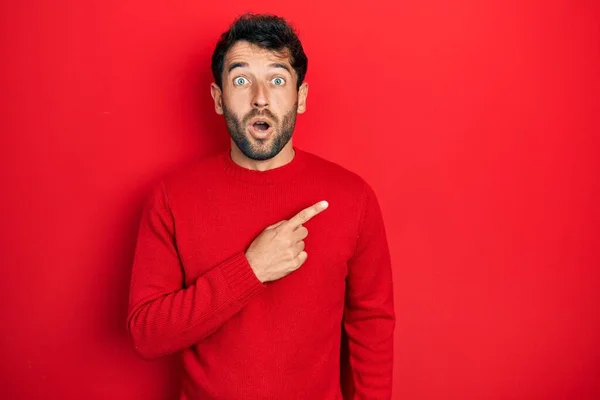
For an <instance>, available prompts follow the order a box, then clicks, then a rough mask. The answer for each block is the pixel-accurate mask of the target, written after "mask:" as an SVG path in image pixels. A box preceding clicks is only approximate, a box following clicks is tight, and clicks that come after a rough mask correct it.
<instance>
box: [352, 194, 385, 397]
mask: <svg viewBox="0 0 600 400" xmlns="http://www.w3.org/2000/svg"><path fill="white" fill-rule="evenodd" d="M363 204H364V207H363V212H362V215H361V222H360V226H359V233H358V239H357V244H356V250H355V253H354V255H353V257H352V258H351V260H350V262H349V264H348V277H347V289H346V290H347V292H346V307H345V311H344V329H345V331H346V335H347V338H348V352H349V360H350V370H351V375H352V383H351V386H352V387H353V389H354V395H353V397H352V398H353V399H354V400H359V399H361V400H362V399H369V400H374V399H390V398H391V396H392V393H391V391H392V364H393V333H394V328H395V312H394V299H393V285H392V271H391V261H390V253H389V249H388V243H387V238H386V231H385V227H384V223H383V219H382V214H381V210H380V206H379V203H378V200H377V198H376V195H375V193H374V192H373V189H372V188H371V187H370V186H369V185H368V184H366V183H365V197H364V203H363Z"/></svg>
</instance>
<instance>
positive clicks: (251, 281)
mask: <svg viewBox="0 0 600 400" xmlns="http://www.w3.org/2000/svg"><path fill="white" fill-rule="evenodd" d="M221 272H222V273H223V276H224V277H225V280H226V281H227V283H228V284H229V288H230V289H231V291H232V295H233V297H235V298H236V299H237V300H238V301H240V302H246V301H247V300H248V299H249V298H250V297H251V296H252V295H253V294H254V293H256V292H257V291H259V290H260V289H262V288H263V287H264V285H263V284H262V283H261V281H259V280H258V278H257V277H256V274H254V271H253V270H252V267H250V264H249V263H248V259H247V258H246V253H244V252H239V253H237V254H236V255H234V256H233V257H231V258H230V259H229V260H227V261H226V262H225V263H223V264H222V265H221Z"/></svg>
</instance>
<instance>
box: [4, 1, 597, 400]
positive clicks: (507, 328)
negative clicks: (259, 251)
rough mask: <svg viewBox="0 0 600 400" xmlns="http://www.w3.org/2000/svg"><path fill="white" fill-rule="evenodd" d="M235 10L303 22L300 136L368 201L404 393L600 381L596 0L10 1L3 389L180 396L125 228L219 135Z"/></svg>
mask: <svg viewBox="0 0 600 400" xmlns="http://www.w3.org/2000/svg"><path fill="white" fill-rule="evenodd" d="M219 4H221V6H219ZM248 4H250V5H248ZM252 4H254V5H252ZM245 10H253V11H270V12H274V13H278V14H281V15H283V16H286V17H288V18H289V19H291V20H292V21H294V22H295V24H296V26H297V28H298V30H299V32H300V36H301V39H302V40H303V43H304V46H305V49H306V52H307V54H308V56H309V60H310V63H309V70H308V71H309V72H308V76H307V81H308V82H309V83H310V85H311V89H310V93H309V98H308V111H307V113H306V114H304V115H302V116H300V117H299V122H298V126H297V131H296V133H295V137H294V140H295V143H296V144H297V145H298V146H300V147H301V148H304V149H306V150H308V151H311V152H314V153H317V154H319V155H322V156H324V157H326V158H328V159H331V160H333V161H335V162H338V163H340V164H341V165H343V166H345V167H347V168H350V169H352V170H354V171H356V172H358V173H359V174H361V175H363V176H364V177H365V179H367V181H369V182H370V183H371V184H372V185H373V187H374V188H375V190H376V192H377V194H378V196H379V199H380V202H381V205H382V209H383V213H384V217H385V220H386V226H387V230H388V235H389V241H390V246H391V251H392V260H393V262H394V278H395V289H396V306H397V311H398V324H397V333H396V349H395V361H396V364H395V365H396V367H395V371H394V373H395V379H394V384H395V387H394V399H409V400H418V399H463V400H464V399H467V400H470V399H486V400H490V399H498V400H500V399H502V400H504V399H523V400H525V399H526V400H532V399H578V400H586V399H598V398H600V382H599V379H600V378H599V377H600V338H599V336H600V334H599V333H600V332H599V331H600V329H599V328H600V312H598V306H599V305H600V295H599V293H600V276H599V275H600V274H599V272H598V269H599V266H600V211H599V207H598V204H599V200H600V199H599V197H600V196H599V195H600V188H599V181H600V179H599V178H600V168H599V165H598V164H599V163H600V162H599V158H598V156H599V155H600V154H599V150H600V140H599V138H598V134H599V132H600V116H599V113H600V107H599V102H598V93H599V92H600V45H599V43H600V12H599V11H600V6H599V4H598V3H597V2H596V1H592V0H590V1H576V0H571V1H569V0H562V1H539V2H533V1H516V0H511V1H498V2H483V1H466V0H456V1H439V0H437V1H436V0H425V1H403V2H397V1H393V0H385V1H375V0H369V1H346V2H344V3H340V4H333V2H325V1H318V2H316V1H315V2H313V1H308V2H295V3H288V4H282V2H279V1H264V2H252V3H248V2H246V1H241V0H237V1H228V2H216V3H212V2H211V3H207V2H200V1H177V2H163V1H161V2H159V1H139V0H135V1H126V2H121V1H74V0H72V1H67V0H55V1H52V2H50V1H39V0H37V1H36V0H29V1H22V2H8V1H5V2H2V3H1V6H0V16H1V17H0V18H1V27H0V29H1V32H0V34H1V39H0V40H1V46H2V47H1V53H0V54H2V61H0V79H1V80H0V82H1V85H2V87H1V89H2V93H1V102H0V106H1V108H0V110H1V125H0V130H1V133H2V135H1V142H0V145H1V146H0V148H1V149H2V153H1V157H0V159H1V163H2V164H1V165H0V171H1V175H0V176H1V179H2V182H1V187H2V196H1V208H0V209H1V211H2V214H1V215H0V217H1V220H2V225H3V229H2V230H1V235H2V236H1V242H0V243H1V254H2V256H1V262H2V275H1V277H0V293H1V301H2V306H1V308H0V313H1V314H0V317H1V319H0V320H1V321H2V330H1V331H2V333H1V334H0V339H1V342H0V343H1V346H2V347H1V348H0V354H1V355H2V358H1V360H2V361H1V370H0V377H1V378H0V379H1V386H0V397H1V398H3V399H42V398H43V399H46V398H54V399H151V400H152V399H156V400H158V399H165V398H167V397H168V396H170V395H171V396H172V397H171V398H176V392H177V383H176V382H177V379H176V378H177V374H178V370H177V367H176V366H174V364H173V362H172V361H173V360H161V361H155V362H146V361H142V360H140V359H139V358H138V357H137V356H136V355H135V354H134V352H133V351H132V346H131V345H130V343H129V341H128V338H127V335H126V331H125V312H126V304H127V296H128V285H129V275H130V265H131V261H132V255H133V248H134V245H135V234H136V230H137V224H138V222H139V217H140V212H141V206H142V203H143V200H144V199H145V197H146V196H147V194H148V189H149V188H150V186H151V185H152V184H153V183H154V182H156V180H157V179H158V178H159V177H161V176H162V175H163V174H165V173H167V172H169V171H171V170H173V169H176V168H178V167H180V166H183V165H185V164H186V163H189V162H191V161H192V160H193V159H195V158H197V157H200V156H203V155H208V154H211V153H213V152H215V151H217V150H220V149H224V148H226V146H228V143H229V142H228V136H227V133H226V131H225V128H224V123H223V121H222V119H221V117H219V116H217V115H216V114H214V111H213V106H212V104H211V101H212V100H211V98H210V94H209V84H210V82H211V75H210V55H211V53H212V50H213V48H214V45H215V43H216V40H217V36H218V34H219V33H220V32H222V31H223V30H225V29H226V28H227V25H228V24H229V23H230V22H231V20H232V19H233V17H234V16H235V15H237V14H239V13H240V12H242V11H245ZM309 400H312V399H309Z"/></svg>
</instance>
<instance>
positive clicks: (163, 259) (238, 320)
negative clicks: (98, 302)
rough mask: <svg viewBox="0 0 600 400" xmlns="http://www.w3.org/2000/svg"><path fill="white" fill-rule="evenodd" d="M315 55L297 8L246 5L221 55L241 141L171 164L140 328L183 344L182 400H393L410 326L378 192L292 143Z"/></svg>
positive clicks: (141, 294) (144, 257)
mask: <svg viewBox="0 0 600 400" xmlns="http://www.w3.org/2000/svg"><path fill="white" fill-rule="evenodd" d="M306 69H307V58H306V55H305V54H304V51H303V49H302V45H301V43H300V41H299V40H298V37H297V36H296V34H295V33H294V31H293V30H292V29H291V27H290V26H289V25H288V24H287V23H286V22H285V21H284V20H283V19H281V18H279V17H274V16H268V15H244V16H242V17H240V18H238V19H237V20H236V21H235V22H234V23H233V25H232V26H231V27H230V29H229V31H227V32H225V33H224V34H223V35H222V36H221V39H220V41H219V42H218V44H217V46H216V49H215V52H214V54H213V59H212V70H213V74H214V79H215V82H214V83H213V84H212V86H211V93H212V97H213V99H214V104H215V110H216V112H217V113H218V114H222V115H224V117H225V121H226V124H227V129H228V131H229V134H230V136H231V149H230V150H227V151H226V152H222V153H220V154H218V155H215V156H212V157H207V158H205V159H203V160H200V161H198V162H196V163H195V164H194V165H192V166H190V167H188V168H186V169H184V170H182V171H178V172H177V173H175V174H171V175H170V176H168V177H167V178H165V179H163V180H162V182H161V183H160V184H159V185H157V187H156V188H155V190H154V191H153V193H152V195H151V196H150V198H149V201H148V203H147V205H146V208H145V210H144V214H143V217H142V221H141V225H140V230H139V236H138V243H137V247H136V252H135V260H134V266H133V272H132V282H131V295H130V306H129V314H128V329H129V332H130V335H131V337H132V339H133V342H134V345H135V348H136V350H137V352H138V353H139V354H140V355H142V356H143V357H146V358H154V357H158V356H162V355H166V354H171V353H176V352H178V353H180V354H181V356H182V362H183V365H184V376H183V379H182V388H181V399H200V400H209V399H236V400H237V399H240V400H241V399H278V400H292V399H303V400H337V399H342V390H341V385H340V368H341V367H340V348H341V346H342V331H343V333H344V334H345V336H346V337H347V352H348V356H349V357H348V358H349V369H350V371H351V378H352V379H351V384H352V387H353V388H354V394H353V396H354V397H353V398H354V399H389V398H390V397H391V383H392V352H393V351H392V350H393V347H392V346H393V345H392V343H393V330H394V325H395V316H394V305H393V291H392V275H391V267H390V257H389V250H388V244H387V240H386V234H385V228H384V224H383V221H382V216H381V211H380V208H379V204H378V201H377V198H376V196H375V194H374V192H373V190H372V189H371V187H370V186H369V185H368V184H367V183H366V182H365V181H364V180H363V179H361V178H360V177H359V176H358V175H356V174H354V173H352V172H350V171H348V170H346V169H344V168H342V167H340V166H338V165H336V164H334V163H332V162H329V161H326V160H324V159H322V158H320V157H318V156H316V155H313V154H311V153H308V152H305V151H303V150H301V149H299V148H297V147H295V146H293V144H292V133H293V131H294V126H295V121H296V114H298V113H303V112H304V111H305V109H306V98H307V94H308V84H307V83H306V82H303V80H304V76H305V74H306Z"/></svg>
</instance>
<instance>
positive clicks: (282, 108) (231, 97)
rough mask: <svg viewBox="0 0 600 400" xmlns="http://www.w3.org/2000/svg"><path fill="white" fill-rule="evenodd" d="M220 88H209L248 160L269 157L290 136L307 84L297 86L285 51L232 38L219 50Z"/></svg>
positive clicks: (233, 137)
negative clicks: (232, 42)
mask: <svg viewBox="0 0 600 400" xmlns="http://www.w3.org/2000/svg"><path fill="white" fill-rule="evenodd" d="M222 77H223V84H222V86H223V89H222V90H221V89H220V88H219V87H218V86H217V85H216V84H215V83H213V84H212V85H211V93H212V96H213V99H214V101H215V110H216V112H217V113H218V114H222V115H223V116H224V117H225V122H226V124H227V130H228V131H229V135H230V136H231V139H232V140H233V141H234V143H235V144H236V145H237V147H238V148H239V149H240V151H241V152H242V153H243V154H244V155H245V156H246V157H248V158H250V159H253V160H268V159H270V158H273V157H274V156H276V155H277V154H279V152H280V151H281V150H282V149H283V148H284V147H285V146H286V145H287V144H288V143H290V145H291V142H290V138H291V137H292V133H293V132H294V127H295V125H296V115H297V114H298V113H300V114H301V113H303V112H304V111H305V109H306V95H307V93H308V84H306V83H303V84H302V85H301V86H300V88H299V89H296V87H297V79H298V77H297V75H296V72H295V71H294V69H293V68H292V66H291V64H290V60H289V57H288V56H287V54H278V53H275V52H272V51H269V50H266V49H261V48H259V47H257V46H254V45H251V44H250V43H248V42H245V41H240V42H237V43H236V44H235V45H234V46H233V47H232V48H231V49H230V50H229V51H228V52H227V55H226V56H225V62H224V68H223V75H222Z"/></svg>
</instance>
